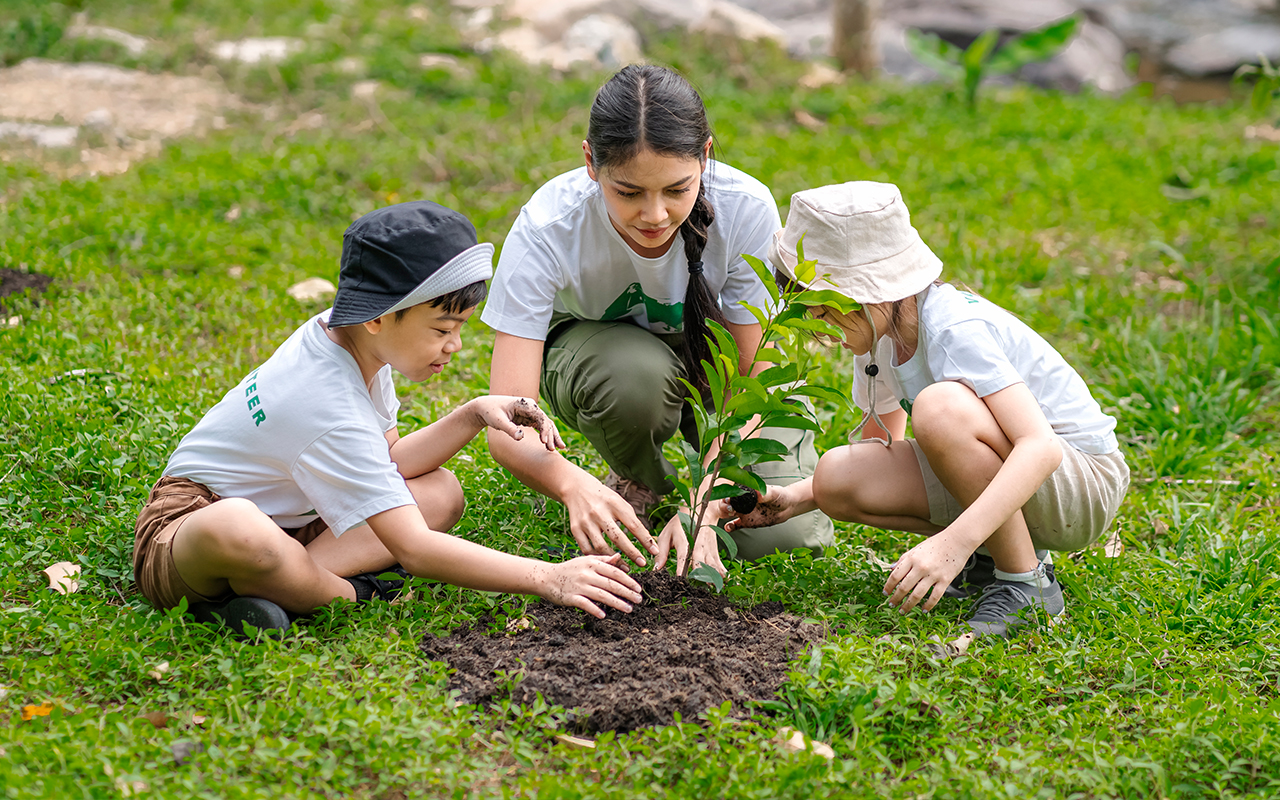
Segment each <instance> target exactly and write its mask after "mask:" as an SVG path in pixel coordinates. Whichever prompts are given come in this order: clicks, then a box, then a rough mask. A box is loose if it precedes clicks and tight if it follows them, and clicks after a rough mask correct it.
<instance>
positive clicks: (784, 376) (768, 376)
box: [756, 362, 800, 387]
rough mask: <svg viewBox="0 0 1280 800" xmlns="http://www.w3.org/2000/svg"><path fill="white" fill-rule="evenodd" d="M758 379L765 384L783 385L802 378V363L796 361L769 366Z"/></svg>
mask: <svg viewBox="0 0 1280 800" xmlns="http://www.w3.org/2000/svg"><path fill="white" fill-rule="evenodd" d="M756 380H757V381H759V382H760V383H761V384H762V385H764V386H770V387H773V386H782V385H783V384H787V383H795V382H796V381H798V380H800V365H799V364H796V363H795V362H791V363H787V364H780V365H778V366H775V367H769V368H768V369H766V370H764V371H763V372H761V373H760V374H759V375H757V376H756Z"/></svg>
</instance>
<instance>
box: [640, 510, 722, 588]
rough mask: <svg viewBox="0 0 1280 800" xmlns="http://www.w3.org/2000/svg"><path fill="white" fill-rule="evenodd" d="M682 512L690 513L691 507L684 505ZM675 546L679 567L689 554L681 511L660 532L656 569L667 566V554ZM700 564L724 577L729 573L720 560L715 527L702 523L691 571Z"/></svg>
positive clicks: (696, 540)
mask: <svg viewBox="0 0 1280 800" xmlns="http://www.w3.org/2000/svg"><path fill="white" fill-rule="evenodd" d="M680 512H681V513H683V514H685V515H688V514H689V509H687V508H684V507H683V506H682V507H681V508H680ZM673 547H674V548H675V551H676V568H677V569H679V568H680V567H681V566H683V565H684V561H685V558H686V557H687V556H688V554H689V537H688V536H686V535H685V532H684V525H683V524H682V523H681V521H680V513H677V514H676V515H675V516H674V517H672V518H671V519H670V520H669V521H668V522H667V524H666V526H665V527H663V529H662V532H661V533H660V534H658V558H657V559H656V560H655V561H654V564H653V568H654V569H662V568H663V567H664V566H666V564H667V556H669V555H670V554H671V549H672V548H673ZM699 564H706V565H707V566H709V567H711V568H712V569H714V570H715V571H716V572H719V573H720V574H721V575H722V576H724V577H728V575H729V570H727V569H725V566H724V563H723V562H722V561H721V560H720V540H719V539H718V538H717V537H716V530H715V528H712V527H711V526H709V525H702V526H700V527H699V529H698V536H697V538H696V539H695V540H694V542H693V563H692V564H691V565H690V567H689V569H690V571H693V570H694V569H697V568H698V565H699Z"/></svg>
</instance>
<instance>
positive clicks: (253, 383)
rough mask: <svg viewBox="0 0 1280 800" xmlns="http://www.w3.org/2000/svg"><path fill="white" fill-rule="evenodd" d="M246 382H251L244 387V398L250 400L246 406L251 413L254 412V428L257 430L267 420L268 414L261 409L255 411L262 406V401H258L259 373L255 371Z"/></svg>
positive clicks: (246, 402)
mask: <svg viewBox="0 0 1280 800" xmlns="http://www.w3.org/2000/svg"><path fill="white" fill-rule="evenodd" d="M246 380H248V381H250V383H249V385H248V386H246V387H244V396H245V397H247V398H249V399H248V400H246V401H245V404H246V405H248V406H249V410H250V411H253V427H255V428H256V427H258V426H259V425H261V424H262V423H263V422H265V421H266V419H267V412H265V411H263V410H262V409H260V408H259V409H258V410H257V411H254V408H255V407H256V406H259V405H261V404H262V401H261V400H259V399H258V371H257V370H256V369H255V370H254V371H253V373H252V374H251V375H249V377H248V378H247V379H246Z"/></svg>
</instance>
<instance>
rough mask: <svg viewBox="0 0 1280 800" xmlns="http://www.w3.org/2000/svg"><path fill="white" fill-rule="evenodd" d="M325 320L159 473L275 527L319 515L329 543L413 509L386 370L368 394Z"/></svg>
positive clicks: (297, 338) (235, 392)
mask: <svg viewBox="0 0 1280 800" xmlns="http://www.w3.org/2000/svg"><path fill="white" fill-rule="evenodd" d="M328 318H329V311H324V312H322V313H321V314H318V315H316V316H314V317H312V318H311V319H309V320H307V322H306V323H305V324H304V325H303V326H302V327H301V328H298V330H296V331H294V333H293V335H291V336H290V337H289V338H288V339H286V340H285V341H284V344H282V345H280V347H279V349H277V350H276V351H275V353H273V354H272V355H271V357H270V358H268V359H267V360H266V361H265V362H263V364H262V366H260V367H258V368H257V369H256V370H254V371H253V372H251V373H249V375H247V376H246V377H245V378H244V379H243V380H241V381H240V383H239V384H237V385H236V387H235V388H234V389H232V390H231V391H229V392H227V394H226V396H224V397H223V398H222V399H221V400H219V401H218V403H217V405H215V406H214V407H213V408H211V409H209V412H208V413H207V414H205V415H204V417H203V418H202V419H201V420H200V421H199V422H197V423H196V426H195V427H194V428H192V430H191V432H190V433H188V434H187V435H186V436H184V437H183V438H182V441H181V442H180V443H179V444H178V449H177V450H175V451H174V453H173V455H172V456H171V457H170V458H169V464H168V466H166V467H165V470H164V474H165V475H175V476H179V477H183V478H189V479H190V480H193V481H195V482H196V483H202V484H204V485H205V486H207V487H209V489H211V490H212V491H213V492H214V493H215V494H218V495H220V496H222V497H243V498H245V499H246V500H251V501H253V503H254V504H255V505H257V507H258V508H259V509H261V510H262V511H263V512H264V513H265V514H267V515H268V516H270V517H271V518H272V520H274V521H275V523H276V524H277V525H279V526H280V527H282V528H300V527H302V526H303V525H306V524H307V523H309V522H311V521H312V520H314V519H315V518H316V516H317V515H318V516H319V517H321V518H322V519H324V521H325V522H326V523H327V524H328V525H329V527H330V528H331V529H332V530H333V532H334V534H335V535H341V534H342V533H345V532H346V531H348V530H350V529H352V528H354V527H356V526H358V525H361V524H363V523H364V521H365V520H366V519H368V518H369V517H372V516H374V515H375V514H379V513H381V512H383V511H387V510H389V509H392V508H398V507H399V506H409V505H414V502H415V501H414V499H413V494H412V493H410V491H409V487H408V486H406V485H405V482H404V478H403V477H402V476H401V475H400V473H399V471H397V469H396V465H395V464H394V463H393V462H392V461H391V451H390V448H389V447H388V446H387V439H386V435H385V434H386V432H387V431H390V430H392V429H393V428H395V426H396V413H397V412H398V411H399V409H400V401H399V400H397V399H396V390H395V384H394V383H393V382H392V378H391V367H390V365H387V366H384V367H383V368H382V369H381V370H379V371H378V373H377V375H375V376H374V380H373V386H372V387H371V388H365V385H364V379H363V378H362V377H361V375H360V367H359V366H358V365H357V364H356V361H355V359H354V358H352V356H351V354H350V353H348V352H347V351H346V350H344V349H343V348H342V347H340V346H339V345H338V344H337V343H335V342H334V341H333V340H332V339H330V338H329V337H328V336H327V335H326V334H325V332H324V329H323V328H321V327H320V322H321V320H327V319H328Z"/></svg>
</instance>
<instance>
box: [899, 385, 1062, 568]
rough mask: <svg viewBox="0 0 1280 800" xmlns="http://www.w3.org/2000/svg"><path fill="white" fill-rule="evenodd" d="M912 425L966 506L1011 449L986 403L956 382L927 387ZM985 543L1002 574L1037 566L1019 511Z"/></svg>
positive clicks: (923, 447) (937, 470)
mask: <svg viewBox="0 0 1280 800" xmlns="http://www.w3.org/2000/svg"><path fill="white" fill-rule="evenodd" d="M911 425H912V429H913V430H914V432H915V436H916V441H917V442H918V443H919V445H920V449H921V450H923V451H924V454H925V455H926V456H927V457H928V459H929V466H931V467H933V471H934V473H936V474H937V476H938V479H939V480H940V481H942V485H943V486H945V487H947V491H949V492H951V494H952V495H953V496H955V498H956V499H957V500H959V501H960V503H961V504H962V505H963V506H965V507H966V508H968V507H969V505H971V504H972V503H973V501H975V500H977V499H978V496H979V495H980V494H982V492H983V491H985V490H986V488H987V486H988V485H989V484H990V483H991V480H992V479H993V478H994V477H995V476H996V473H997V472H998V471H999V470H1000V467H1001V466H1003V465H1004V460H1005V459H1006V458H1008V457H1009V454H1010V453H1011V452H1012V451H1013V443H1012V442H1010V441H1009V438H1008V437H1007V436H1005V434H1004V431H1003V430H1001V428H1000V425H999V423H997V422H996V419H995V417H993V416H992V415H991V410H990V409H988V408H987V404H986V403H984V402H982V399H981V398H980V397H978V396H977V395H976V394H974V393H973V390H971V389H970V388H969V387H967V386H965V385H964V384H962V383H956V382H955V381H943V382H941V383H935V384H932V385H931V386H928V387H926V388H925V389H924V391H922V392H920V395H919V396H918V397H917V398H916V401H915V403H914V404H913V406H912V414H911ZM983 544H985V545H986V547H987V550H988V551H989V552H990V553H991V558H992V559H993V560H994V561H995V562H996V568H997V569H1000V570H1003V571H1004V572H1030V571H1031V570H1033V569H1035V568H1036V565H1037V564H1038V563H1039V560H1038V559H1037V558H1036V551H1035V547H1034V546H1033V545H1032V544H1031V532H1030V531H1028V530H1027V523H1026V521H1025V520H1024V519H1023V517H1022V512H1021V511H1016V512H1014V514H1013V516H1011V517H1010V518H1009V519H1008V520H1006V521H1005V522H1004V524H1002V525H1001V526H1000V527H999V528H996V530H995V532H994V533H992V534H991V537H990V538H989V539H987V541H986V542H984V543H983Z"/></svg>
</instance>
